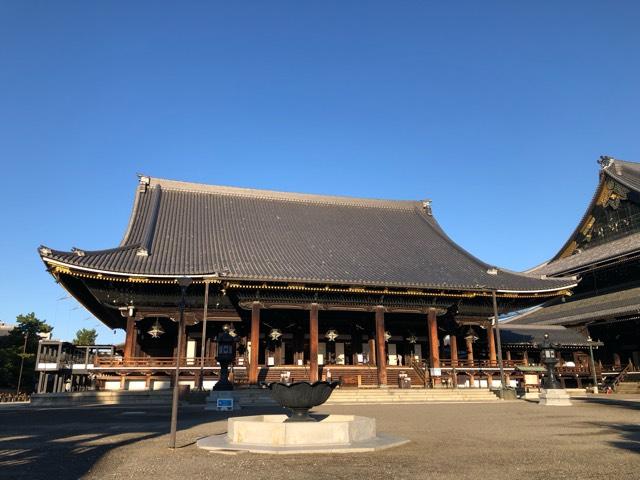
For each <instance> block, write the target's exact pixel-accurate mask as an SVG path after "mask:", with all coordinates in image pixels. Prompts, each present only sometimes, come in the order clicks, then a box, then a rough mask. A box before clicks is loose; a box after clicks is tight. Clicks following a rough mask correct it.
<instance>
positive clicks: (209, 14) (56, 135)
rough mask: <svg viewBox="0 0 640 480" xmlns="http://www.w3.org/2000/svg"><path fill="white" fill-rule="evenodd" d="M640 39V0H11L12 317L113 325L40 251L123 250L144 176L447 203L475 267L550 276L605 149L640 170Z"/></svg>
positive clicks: (439, 211) (7, 113) (63, 324)
mask: <svg viewBox="0 0 640 480" xmlns="http://www.w3.org/2000/svg"><path fill="white" fill-rule="evenodd" d="M638 25H640V3H639V2H637V1H634V0H630V1H616V2H602V1H587V0H578V1H563V2H557V1H536V2H514V1H490V0H487V1H482V2H480V1H477V0H474V1H468V2H464V1H454V2H442V1H417V0H416V1H384V2H382V1H380V2H376V1H371V0H367V1H365V0H362V1H344V0H341V1H338V0H336V1H323V2H303V1H290V2H285V1H268V2H266V1H254V2H229V1H220V2H212V1H206V2H196V1H189V2H173V1H172V2H162V1H158V0H155V1H149V2H143V1H136V2H117V1H111V2H109V1H102V2H86V1H76V2H65V1H56V2H51V1H28V0H15V1H7V0H4V1H0V159H1V162H2V164H1V165H2V180H3V182H2V183H3V185H2V188H1V189H0V205H1V209H2V210H1V213H2V216H1V220H2V222H1V225H2V227H1V228H2V230H1V231H2V234H1V235H0V241H1V242H2V244H1V246H2V248H1V249H0V255H1V266H2V274H1V276H0V320H3V321H7V322H10V321H12V320H14V319H15V316H16V315H17V314H18V313H23V312H30V311H35V312H36V314H37V315H38V316H39V317H41V318H44V319H46V320H47V321H49V322H50V323H51V324H53V325H54V327H55V330H54V333H55V336H56V337H58V338H64V339H71V338H72V337H73V335H74V333H75V331H76V330H77V329H79V328H81V327H87V328H91V327H94V326H97V325H98V323H99V322H98V321H97V320H96V319H95V318H93V317H91V315H90V314H89V313H87V312H86V311H85V310H84V309H83V308H82V307H80V306H78V304H77V303H75V301H74V300H72V299H66V300H60V298H61V297H64V296H65V292H64V291H63V290H62V289H61V288H60V287H59V286H58V285H56V284H55V283H54V281H53V279H52V277H51V276H49V275H48V274H47V273H46V272H45V271H44V268H43V265H42V263H41V262H40V260H39V258H38V255H37V252H36V249H37V247H38V246H39V245H40V244H46V245H48V246H50V247H53V248H59V249H70V248H71V247H74V246H77V247H80V248H84V249H87V250H92V249H99V248H106V247H113V246H116V245H117V244H118V243H119V241H120V239H121V236H122V234H123V233H124V230H125V226H126V223H127V221H128V217H129V213H130V210H131V204H132V200H133V193H134V189H135V185H136V175H135V174H136V173H137V172H143V173H145V174H148V175H151V176H158V177H167V178H174V179H181V180H189V181H197V182H204V183H214V184H223V185H235V186H246V187H254V188H268V189H279V190H288V191H303V192H311V193H327V194H342V195H353V196H366V197H380V198H394V199H423V198H431V199H432V200H433V209H434V213H435V215H436V218H437V219H438V220H439V221H440V223H441V224H442V226H443V227H444V228H445V230H446V231H447V232H448V233H449V235H450V236H451V237H452V238H453V239H454V240H455V241H457V242H458V243H459V244H461V245H462V246H463V247H464V248H466V249H467V250H469V251H470V252H472V253H473V254H475V255H476V256H478V257H480V258H481V259H483V260H485V261H487V262H489V263H493V264H497V265H499V266H502V267H506V268H511V269H515V270H522V269H526V268H529V267H531V266H533V265H536V264H538V263H540V262H542V261H544V260H546V259H548V258H549V257H550V256H552V255H553V254H554V253H555V252H556V250H557V249H558V248H559V247H560V246H561V244H562V243H563V242H564V241H565V240H566V237H567V236H568V235H569V234H570V232H571V231H572V230H573V228H575V226H576V223H577V221H578V220H579V218H580V216H581V215H582V214H583V212H584V209H585V208H586V206H587V204H588V202H589V200H590V198H591V196H592V194H593V189H594V187H595V185H596V183H597V176H598V165H597V164H596V160H597V158H598V157H599V155H602V154H608V155H611V156H614V157H616V158H620V159H625V160H630V161H640V142H639V141H638V139H639V135H638V134H639V131H638V126H639V120H640V93H639V85H640V78H639V77H640V55H639V53H638V52H639V51H640V48H639V47H640V28H638ZM99 332H100V337H99V340H100V341H102V342H113V341H115V340H119V339H121V338H122V336H121V335H120V334H117V335H114V333H113V332H111V331H110V330H108V329H106V328H104V327H101V328H100V329H99Z"/></svg>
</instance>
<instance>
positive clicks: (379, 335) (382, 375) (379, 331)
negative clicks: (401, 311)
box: [376, 305, 387, 387]
mask: <svg viewBox="0 0 640 480" xmlns="http://www.w3.org/2000/svg"><path fill="white" fill-rule="evenodd" d="M384 343H385V342H384V307H383V306H380V305H378V306H377V307H376V366H377V369H378V385H380V386H381V387H382V386H386V385H387V353H386V351H385V346H384Z"/></svg>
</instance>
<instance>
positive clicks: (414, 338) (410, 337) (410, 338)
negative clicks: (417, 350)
mask: <svg viewBox="0 0 640 480" xmlns="http://www.w3.org/2000/svg"><path fill="white" fill-rule="evenodd" d="M407 341H408V342H409V343H411V344H415V343H417V342H418V337H416V336H415V335H410V336H409V337H407Z"/></svg>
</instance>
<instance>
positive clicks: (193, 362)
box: [38, 160, 640, 392]
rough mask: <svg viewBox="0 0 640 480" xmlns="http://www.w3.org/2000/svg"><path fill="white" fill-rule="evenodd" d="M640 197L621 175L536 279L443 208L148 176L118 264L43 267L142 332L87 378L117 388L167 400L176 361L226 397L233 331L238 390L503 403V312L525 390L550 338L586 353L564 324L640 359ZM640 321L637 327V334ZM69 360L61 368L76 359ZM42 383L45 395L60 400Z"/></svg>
mask: <svg viewBox="0 0 640 480" xmlns="http://www.w3.org/2000/svg"><path fill="white" fill-rule="evenodd" d="M639 186H640V166H638V165H635V164H629V163H626V162H619V161H617V160H607V161H605V162H604V163H603V170H602V174H601V184H600V187H599V188H598V192H597V193H596V196H595V198H594V200H593V202H592V205H591V206H590V209H589V212H588V213H587V215H585V218H584V219H583V221H582V222H581V225H580V226H579V227H578V229H577V230H576V232H575V233H574V235H573V236H572V237H571V239H570V240H569V241H568V242H567V244H566V245H565V247H563V249H562V250H561V252H560V253H559V254H558V255H557V256H556V257H555V258H554V259H553V260H552V261H550V262H549V263H547V264H545V265H544V266H541V267H539V268H537V269H534V270H532V271H530V272H527V273H514V272H510V271H508V270H503V269H500V268H496V267H494V266H492V265H488V264H486V263H484V262H482V261H480V260H478V259H477V258H475V257H473V256H472V255H470V254H469V253H468V252H466V251H465V250H463V249H462V248H461V247H460V246H458V245H456V244H455V243H454V242H453V241H452V240H451V239H450V238H449V237H448V236H447V235H446V233H445V232H444V231H443V230H442V228H441V227H440V226H439V225H438V223H437V221H436V219H435V218H434V216H433V212H432V210H431V203H430V201H391V200H372V199H360V198H350V197H335V196H323V195H309V194H294V193H283V192H274V191H265V190H252V189H243V188H231V187H221V186H211V185H201V184H194V183H185V182H178V181H173V180H164V179H157V178H151V177H147V176H140V177H139V183H138V185H137V187H136V193H135V201H134V205H133V211H132V214H131V218H130V220H129V224H128V227H127V230H126V232H125V234H124V238H123V240H122V242H121V243H120V245H119V246H118V247H116V248H113V249H109V250H101V251H89V250H83V249H79V248H75V249H73V250H71V251H70V252H67V251H59V250H53V249H50V248H47V247H44V246H43V247H40V249H39V253H40V255H41V257H42V260H43V261H44V263H45V265H46V268H47V270H48V271H49V272H50V273H51V275H53V276H54V278H55V279H56V281H57V282H58V283H59V284H60V285H61V286H62V287H63V288H65V289H66V290H67V291H68V292H69V293H70V294H71V295H73V296H74V297H75V298H76V299H77V300H78V301H79V302H80V303H81V304H82V305H84V306H85V308H87V309H88V310H89V311H90V312H91V313H93V314H94V315H95V316H96V317H97V318H98V319H100V320H101V321H102V322H104V323H105V324H106V325H108V326H109V327H110V328H113V329H116V328H122V329H124V330H125V331H126V341H125V344H124V348H123V349H122V351H121V352H118V351H116V352H109V353H108V354H102V355H98V354H96V355H93V356H92V357H91V358H90V359H89V358H87V359H86V362H85V364H86V365H85V366H84V370H83V371H84V372H85V373H87V372H91V374H92V375H94V376H95V377H94V379H95V380H96V381H97V384H98V386H99V387H101V388H123V389H161V388H167V387H168V386H169V385H170V381H171V372H172V371H174V369H175V365H176V360H177V361H178V362H179V365H180V368H179V373H180V382H181V383H185V384H190V385H192V386H199V385H203V386H204V387H205V388H210V387H211V385H213V383H214V382H215V381H216V380H217V379H218V375H219V365H218V364H217V362H216V360H215V357H216V349H217V345H216V339H217V337H218V334H219V333H220V332H221V331H223V330H225V331H227V332H229V333H231V334H232V335H233V336H234V337H235V338H236V341H237V342H236V343H237V345H238V348H237V357H236V361H235V366H234V368H233V381H234V383H235V384H236V385H242V384H245V385H246V384H248V385H252V384H258V383H260V382H264V381H273V380H280V378H281V376H282V375H288V376H289V377H290V378H291V379H292V380H311V381H315V380H318V379H321V378H326V377H331V378H333V379H337V378H340V379H341V380H342V382H343V384H344V385H349V384H351V385H353V386H375V385H387V384H388V385H396V384H397V382H398V379H399V377H402V376H409V377H410V378H411V379H412V380H413V383H414V385H415V384H424V385H427V384H430V385H436V386H437V385H445V384H446V385H453V386H467V387H473V386H491V385H492V384H494V383H495V381H496V379H497V378H498V363H497V348H496V347H497V346H498V347H499V346H500V343H499V341H498V337H497V336H496V334H498V335H499V333H500V332H499V331H498V329H496V328H495V327H494V326H493V325H494V323H495V322H493V319H494V318H495V312H498V314H504V313H509V312H514V311H522V310H525V309H529V310H530V311H529V312H528V313H527V314H526V315H524V314H523V315H520V316H518V317H516V319H514V320H513V321H511V322H509V323H508V324H505V325H504V326H503V327H502V328H501V329H500V330H502V335H503V337H502V340H503V342H502V347H503V354H504V357H505V358H504V368H505V371H506V374H507V381H509V382H515V380H516V379H524V376H525V370H526V369H525V368H521V369H519V368H518V366H521V367H522V366H525V367H526V366H527V365H529V364H530V363H536V361H537V358H536V357H535V355H537V353H536V352H537V351H538V343H539V339H541V338H542V333H543V331H549V333H550V335H551V336H552V339H554V340H555V341H556V342H557V343H559V344H561V346H562V348H563V349H564V350H565V351H566V352H574V353H575V352H580V353H581V354H584V352H588V346H589V345H590V343H589V342H588V341H587V339H586V335H584V334H580V332H579V331H576V330H572V329H566V328H564V327H563V326H562V325H565V324H566V325H571V326H573V325H574V324H576V323H578V324H580V325H587V324H588V325H589V332H590V333H591V336H592V337H596V338H598V339H599V340H602V341H603V342H604V343H605V345H606V347H605V348H606V349H610V348H618V345H621V344H622V343H623V342H620V341H617V344H615V345H616V346H615V347H613V346H612V345H614V342H613V341H612V339H613V337H612V336H613V335H616V333H615V332H617V331H619V332H626V331H627V330H626V329H628V328H630V329H631V330H633V329H634V328H635V334H636V336H635V342H636V344H635V345H629V346H625V347H624V348H620V351H616V353H615V354H616V355H618V357H614V358H613V361H617V362H621V361H624V360H626V358H627V357H628V356H630V355H632V351H635V355H637V353H638V352H637V350H638V345H637V339H638V336H637V333H638V330H637V329H638V322H637V314H638V304H637V303H638V302H637V301H636V302H635V303H633V306H631V303H632V302H633V300H632V299H633V298H634V297H635V293H637V292H636V289H637V287H635V288H636V289H634V288H631V287H629V285H631V284H632V283H633V281H634V280H636V284H637V278H638V275H637V274H638V260H637V258H638V250H639V248H638V246H639V244H638V242H637V238H638V235H640V234H639V233H638V225H639V224H640V220H639V218H640V216H638V212H639V208H640V205H639V193H638V191H639V190H638V187H639ZM576 275H578V276H579V277H580V282H579V278H578V277H577V276H576ZM181 285H182V287H181ZM576 286H577V288H576ZM574 288H576V290H575V292H576V294H575V295H573V296H571V289H574ZM594 298H595V299H597V301H596V304H597V305H598V306H597V307H596V308H595V309H594V308H593V307H592V305H593V303H590V302H593V300H594ZM609 299H610V300H609ZM603 302H604V303H603ZM611 302H617V303H615V305H613V304H611ZM625 302H626V303H625ZM538 305H543V307H541V308H537V309H532V307H536V306H538ZM622 305H625V306H627V307H628V308H627V310H625V311H624V312H623V311H622V310H620V307H621V306H622ZM598 309H599V310H598ZM634 309H635V315H636V317H635V318H636V319H635V320H634V319H631V320H629V321H628V322H627V323H624V322H625V321H626V320H625V319H626V318H627V317H632V318H633V315H634V313H633V311H634ZM595 310H597V311H598V313H595ZM585 312H590V313H589V314H590V315H591V316H589V315H587V314H586V313H585ZM181 318H182V319H183V321H180V319H181ZM621 320H623V321H622V322H621ZM588 322H600V323H588ZM614 322H621V323H614ZM500 323H501V324H502V323H504V322H500ZM540 323H543V324H547V325H548V326H545V327H544V330H543V329H542V327H540V326H539V324H540ZM532 324H533V325H532ZM179 329H183V330H182V332H183V335H178V333H179ZM179 337H181V338H182V339H183V340H182V341H181V342H180V344H178V338H179ZM610 345H611V346H610ZM57 348H58V350H57V355H58V356H57V357H56V358H57V360H56V359H54V363H55V362H57V363H58V365H59V363H60V352H62V350H63V348H71V347H68V346H63V345H62V344H60V345H58V346H57ZM626 348H629V349H631V350H630V351H629V352H627V350H626ZM54 350H55V349H51V348H50V349H49V351H51V352H54ZM606 351H607V352H609V351H610V350H606ZM54 353H55V352H54ZM531 353H533V354H534V357H532V358H531V357H530V354H531ZM621 355H623V356H624V357H621ZM69 356H73V352H69ZM572 358H573V359H574V360H575V359H577V358H578V357H576V356H575V355H573V357H572ZM47 361H51V359H49V360H47V359H46V358H41V359H39V364H40V363H46V362H47ZM636 363H637V360H636ZM574 367H575V370H571V371H570V372H569V373H570V374H569V375H568V376H567V378H568V379H571V380H572V381H575V379H576V378H577V379H578V381H580V377H584V378H589V375H590V369H589V367H588V366H584V365H574ZM42 373H43V374H42V375H41V378H40V384H39V385H38V391H40V392H44V391H51V390H52V389H53V390H55V389H56V387H53V388H52V387H51V385H50V384H51V382H50V381H49V380H47V372H46V371H43V372H42ZM561 374H562V371H561ZM72 380H73V379H72ZM83 382H84V383H83V384H86V382H85V381H84V380H83ZM56 385H59V384H56Z"/></svg>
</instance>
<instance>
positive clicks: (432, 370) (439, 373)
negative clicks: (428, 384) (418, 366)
mask: <svg viewBox="0 0 640 480" xmlns="http://www.w3.org/2000/svg"><path fill="white" fill-rule="evenodd" d="M429 374H430V375H431V376H432V377H441V376H442V369H440V368H430V369H429Z"/></svg>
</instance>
